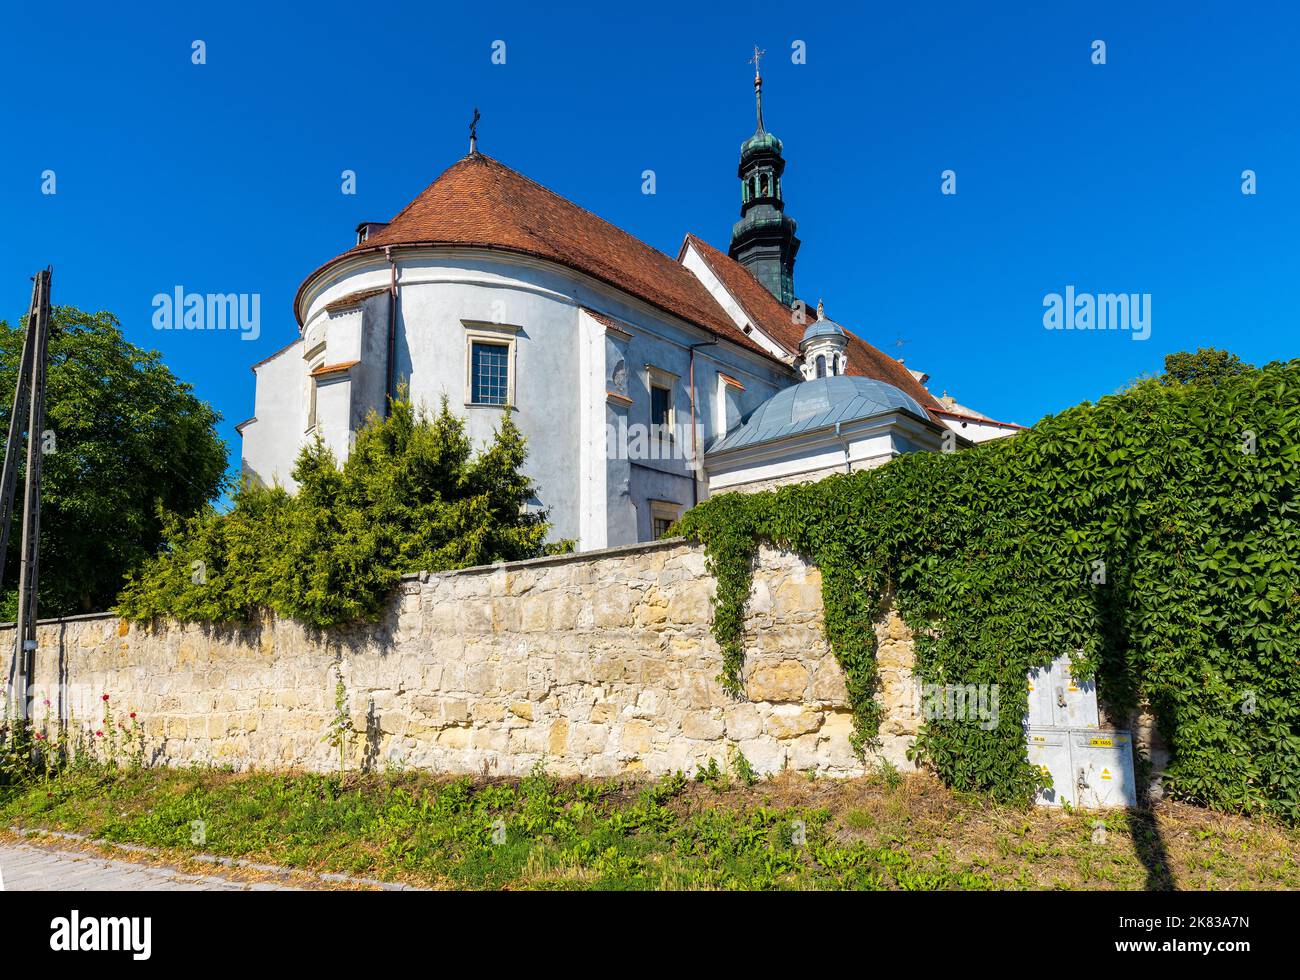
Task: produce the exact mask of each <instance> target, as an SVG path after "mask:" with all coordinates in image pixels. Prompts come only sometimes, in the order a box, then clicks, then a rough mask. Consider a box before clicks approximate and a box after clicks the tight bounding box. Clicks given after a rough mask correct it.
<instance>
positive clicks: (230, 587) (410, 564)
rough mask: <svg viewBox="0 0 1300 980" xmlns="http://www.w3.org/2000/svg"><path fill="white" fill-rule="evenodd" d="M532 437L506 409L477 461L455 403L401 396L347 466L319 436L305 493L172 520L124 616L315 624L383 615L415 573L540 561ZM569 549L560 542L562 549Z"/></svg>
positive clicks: (266, 492) (135, 582) (304, 458)
mask: <svg viewBox="0 0 1300 980" xmlns="http://www.w3.org/2000/svg"><path fill="white" fill-rule="evenodd" d="M526 455H527V452H526V449H525V445H524V438H523V436H522V434H521V433H520V432H519V429H518V428H517V427H516V426H515V424H514V421H513V420H512V419H511V418H510V415H509V414H506V415H504V416H503V417H502V420H501V425H500V427H499V428H498V429H497V431H496V434H495V437H494V439H493V440H492V442H491V444H490V445H488V446H487V447H486V448H485V449H484V450H483V451H482V452H480V453H478V454H477V455H475V454H474V453H473V451H472V447H471V445H470V440H469V437H468V436H467V435H466V434H465V423H464V421H463V420H462V419H459V418H457V417H455V416H453V415H452V414H451V412H450V411H449V410H448V407H447V402H446V399H444V400H443V403H442V408H441V411H440V412H439V413H438V414H437V415H436V416H433V417H432V418H430V417H428V416H427V415H426V414H425V413H424V412H423V411H417V410H416V409H415V408H414V407H413V406H412V404H411V402H410V400H409V399H408V398H406V397H405V395H404V394H403V397H400V398H398V399H397V400H395V401H394V402H393V405H392V412H391V414H390V415H389V416H388V417H387V418H384V419H380V418H379V417H377V416H376V415H373V414H372V416H371V418H370V419H369V420H368V422H367V424H366V426H365V427H364V428H363V429H362V430H361V431H360V432H358V433H357V437H356V444H355V446H354V447H353V449H352V452H351V453H350V455H349V456H348V459H347V461H346V462H345V463H344V464H343V466H342V467H341V468H340V467H339V466H338V465H337V463H336V462H335V459H334V455H333V453H331V452H330V451H329V449H327V448H326V447H325V446H324V445H323V444H322V443H321V441H320V440H319V438H318V439H317V440H316V441H315V442H314V443H312V444H310V445H308V446H306V447H304V448H303V450H302V452H301V454H300V455H299V457H298V460H297V463H296V465H295V466H294V470H293V478H294V480H295V481H296V482H297V483H298V491H297V493H295V494H289V493H287V492H286V491H285V490H284V489H283V488H281V487H262V486H255V485H251V484H246V485H245V486H243V487H242V488H241V489H240V491H239V492H238V493H237V494H236V496H235V500H234V506H233V508H231V510H230V511H229V512H228V513H225V514H219V513H217V512H216V511H214V510H212V509H211V508H209V509H207V510H205V511H203V512H201V513H199V514H198V515H196V516H194V517H192V518H190V519H188V520H183V521H182V520H177V519H175V518H167V520H166V524H165V535H166V545H165V547H164V548H163V550H162V552H161V553H160V554H159V555H158V556H157V557H155V558H154V559H152V560H151V561H149V562H148V563H146V565H145V566H144V568H143V569H142V570H141V571H140V572H138V573H137V574H135V575H134V576H132V577H131V578H130V579H129V580H128V582H127V585H126V587H125V589H124V590H123V592H122V594H121V595H120V596H119V598H118V605H117V608H118V612H119V613H121V614H122V615H123V616H125V617H127V618H128V619H132V620H136V621H147V620H151V619H153V618H155V617H162V616H169V617H173V618H175V619H180V620H185V621H200V622H248V621H251V620H253V619H255V618H256V617H257V616H258V614H259V613H260V611H261V610H264V609H270V610H274V611H275V612H276V613H279V614H280V615H283V616H287V617H291V618H294V619H298V620H301V621H303V622H306V623H310V624H312V625H315V626H331V625H335V624H338V623H344V622H349V621H352V620H358V619H375V618H377V617H378V616H379V614H380V612H381V611H382V610H383V608H384V604H385V602H386V600H387V597H388V595H389V593H390V592H391V590H392V589H393V588H394V586H396V584H397V582H398V580H399V579H400V578H401V576H402V575H403V574H405V573H409V572H415V571H441V570H445V569H451V568H464V567H468V566H471V565H485V564H490V563H492V562H496V561H513V560H517V559H522V558H532V557H536V556H538V555H541V554H543V553H544V552H546V551H548V550H551V548H550V547H548V546H547V545H546V544H545V540H546V535H547V533H548V531H549V529H550V525H549V524H548V523H547V520H546V514H545V513H536V512H533V513H529V512H527V510H526V507H525V505H526V503H527V501H529V499H530V498H532V497H533V496H534V492H535V489H534V487H533V485H532V483H531V482H530V481H529V480H528V479H527V478H526V477H525V476H523V475H522V473H521V468H522V466H523V463H524V459H525V457H526ZM564 546H567V543H566V545H561V546H559V547H564Z"/></svg>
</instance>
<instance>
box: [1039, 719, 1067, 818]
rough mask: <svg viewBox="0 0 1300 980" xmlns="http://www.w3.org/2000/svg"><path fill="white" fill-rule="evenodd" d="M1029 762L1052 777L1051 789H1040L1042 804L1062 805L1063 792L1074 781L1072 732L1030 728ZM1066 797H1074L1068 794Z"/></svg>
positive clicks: (1045, 774) (1040, 801)
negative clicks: (1071, 756) (1071, 750)
mask: <svg viewBox="0 0 1300 980" xmlns="http://www.w3.org/2000/svg"><path fill="white" fill-rule="evenodd" d="M1029 764H1030V765H1031V766H1033V767H1034V768H1035V769H1037V770H1038V771H1039V772H1040V773H1042V774H1043V775H1044V776H1051V777H1052V785H1051V788H1049V789H1042V790H1039V791H1038V800H1037V801H1036V802H1037V803H1038V804H1039V805H1041V806H1060V805H1061V794H1062V792H1064V790H1065V789H1067V788H1068V787H1069V786H1070V784H1071V783H1072V782H1073V779H1072V776H1071V769H1070V733H1069V732H1062V731H1057V730H1056V729H1054V728H1031V729H1029ZM1066 799H1073V797H1071V796H1069V795H1068V794H1067V796H1066Z"/></svg>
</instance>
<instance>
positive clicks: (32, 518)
mask: <svg viewBox="0 0 1300 980" xmlns="http://www.w3.org/2000/svg"><path fill="white" fill-rule="evenodd" d="M52 274H53V270H52V269H45V270H44V271H42V272H38V273H37V274H36V277H35V279H36V284H35V286H34V287H33V289H32V305H31V310H30V312H29V313H28V315H27V333H26V336H25V337H24V339H23V352H22V356H21V358H20V361H19V368H18V378H17V381H16V383H15V387H14V403H13V414H12V415H11V416H10V418H9V437H8V440H7V441H6V443H5V459H4V474H3V476H2V477H0V586H2V585H3V582H4V567H3V565H4V557H5V556H6V555H7V553H8V547H9V529H10V525H11V524H12V523H13V505H14V491H15V489H16V483H17V477H18V467H17V464H18V445H19V443H20V442H21V440H22V436H23V421H22V419H23V416H24V415H26V416H27V419H26V422H27V427H26V434H27V471H26V480H25V486H24V488H23V531H22V552H21V555H20V558H19V564H18V623H17V626H18V628H17V630H15V632H16V634H17V636H16V638H15V642H14V656H13V663H12V665H11V667H10V670H9V697H10V700H11V703H12V704H13V708H14V713H15V716H16V718H17V719H18V720H20V721H25V720H27V719H29V718H30V717H31V711H30V705H29V703H28V701H29V695H28V685H29V684H30V681H31V677H32V673H33V671H34V669H35V663H36V615H37V608H36V599H37V592H38V588H39V583H40V535H41V457H42V449H43V447H42V445H41V442H42V437H43V433H44V431H45V355H46V348H47V346H48V344H49V336H50V280H51V278H52Z"/></svg>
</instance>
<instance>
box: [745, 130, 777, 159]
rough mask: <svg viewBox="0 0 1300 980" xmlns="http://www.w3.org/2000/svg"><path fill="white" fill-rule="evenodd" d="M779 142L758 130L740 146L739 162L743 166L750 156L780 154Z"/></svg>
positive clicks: (769, 134) (770, 135) (767, 133)
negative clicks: (765, 153)
mask: <svg viewBox="0 0 1300 980" xmlns="http://www.w3.org/2000/svg"><path fill="white" fill-rule="evenodd" d="M781 148H782V147H781V141H780V140H779V139H777V138H776V137H775V136H773V135H772V134H771V133H769V132H765V131H764V130H759V131H758V132H757V133H755V134H754V135H753V136H751V137H750V138H749V139H747V140H745V142H743V143H741V144H740V162H741V163H742V164H743V163H744V162H745V161H746V160H747V159H749V158H750V157H751V156H757V155H758V154H759V153H764V152H767V153H775V154H777V155H778V156H780V154H781Z"/></svg>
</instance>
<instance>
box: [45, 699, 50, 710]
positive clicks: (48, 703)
mask: <svg viewBox="0 0 1300 980" xmlns="http://www.w3.org/2000/svg"><path fill="white" fill-rule="evenodd" d="M49 706H50V699H49V698H46V699H45V707H47V708H48V707H49Z"/></svg>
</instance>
